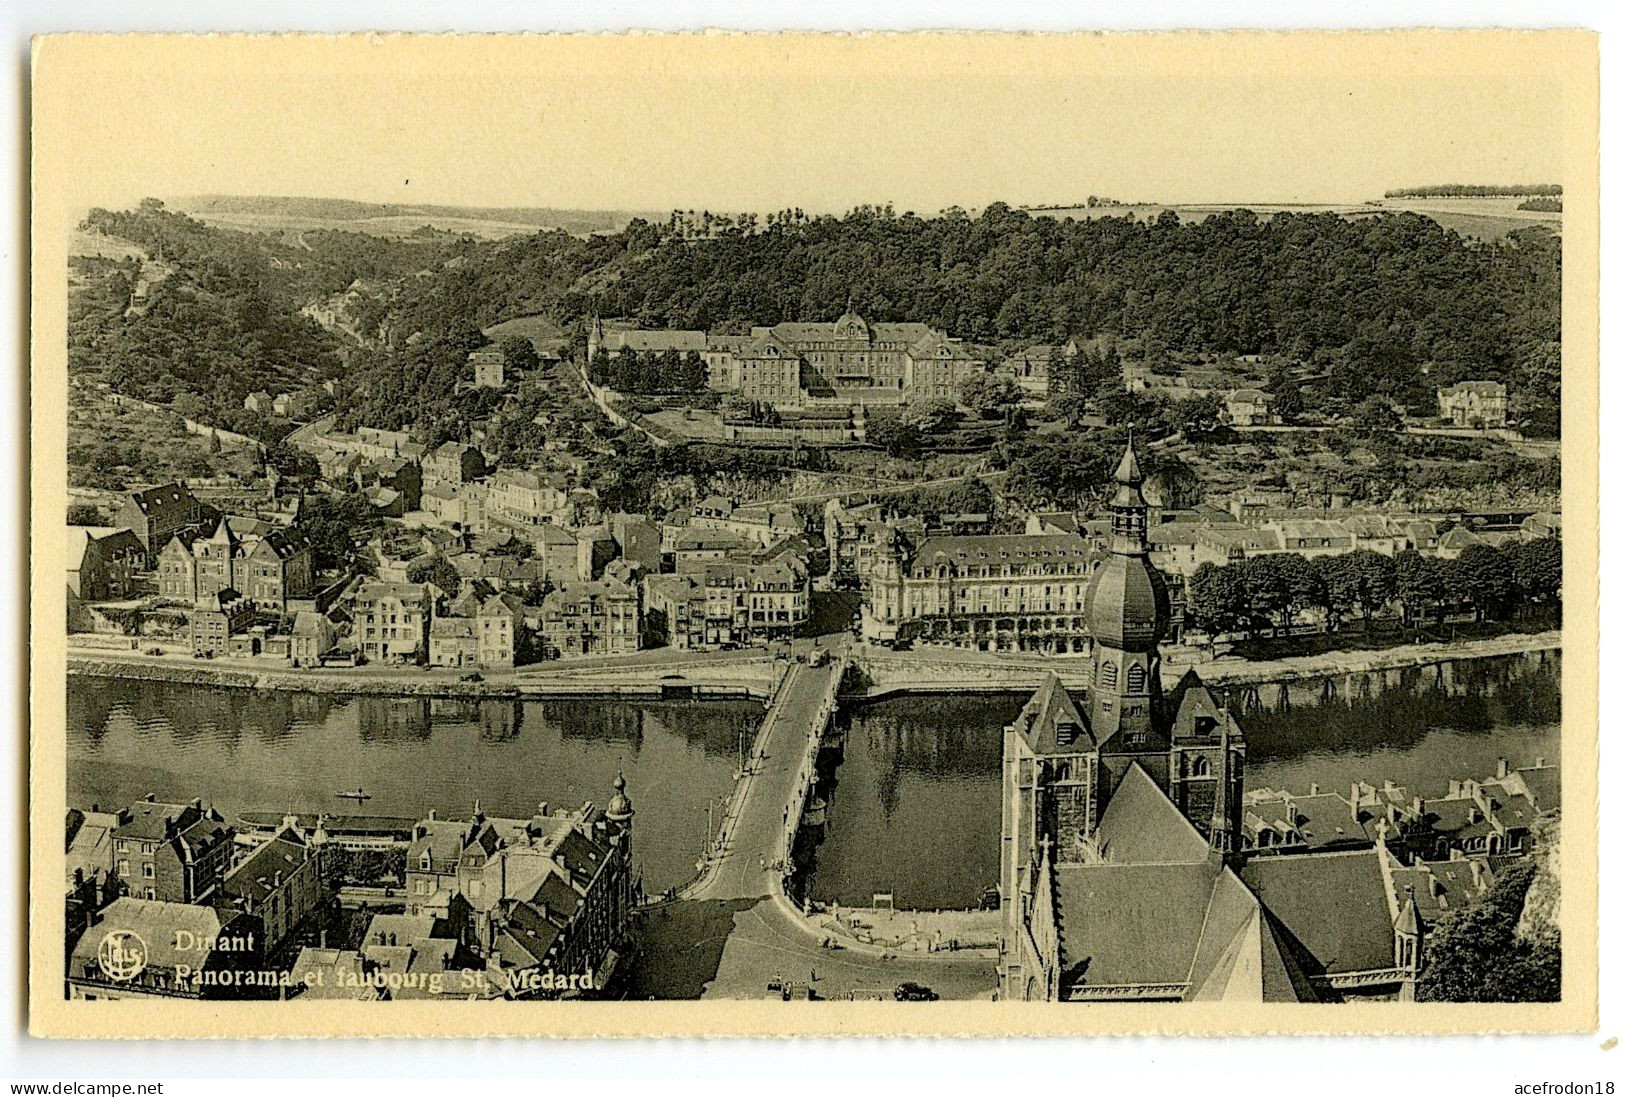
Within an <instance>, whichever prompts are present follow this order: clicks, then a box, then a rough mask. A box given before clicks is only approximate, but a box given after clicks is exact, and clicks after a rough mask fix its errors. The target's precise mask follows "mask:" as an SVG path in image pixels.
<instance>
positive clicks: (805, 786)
mask: <svg viewBox="0 0 1625 1097" xmlns="http://www.w3.org/2000/svg"><path fill="white" fill-rule="evenodd" d="M846 667H847V657H846V656H845V655H841V656H838V657H837V658H836V659H835V660H834V661H833V662H832V663H831V665H830V679H829V686H828V688H827V690H826V691H825V693H824V696H823V699H822V700H821V701H820V702H819V705H818V709H817V711H816V712H814V714H813V717H812V721H811V725H810V727H809V733H808V735H807V743H806V746H805V747H804V748H803V749H802V754H801V763H800V768H799V769H798V770H797V773H796V783H795V791H794V792H792V793H791V795H790V803H789V804H788V805H787V810H786V811H785V817H784V831H783V833H782V834H781V835H780V836H779V849H778V858H777V863H778V864H779V866H780V868H781V871H782V872H783V874H784V876H785V877H788V876H789V875H790V873H791V872H792V871H793V870H794V863H793V860H792V858H793V857H794V854H795V848H796V834H797V833H799V832H800V830H801V819H802V816H803V815H805V814H806V810H807V798H808V797H809V796H810V795H811V794H812V787H813V783H814V782H815V781H816V780H817V779H818V752H819V750H820V749H821V747H822V746H823V742H824V733H825V732H826V731H828V730H829V727H830V725H831V724H832V723H833V722H834V720H835V705H836V697H837V696H838V694H839V693H840V685H841V678H842V677H843V676H844V675H845V673H846ZM787 890H788V889H787Z"/></svg>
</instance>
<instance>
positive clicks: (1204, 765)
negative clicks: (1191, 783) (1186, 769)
mask: <svg viewBox="0 0 1625 1097" xmlns="http://www.w3.org/2000/svg"><path fill="white" fill-rule="evenodd" d="M1209 772H1211V771H1210V770H1209V769H1208V762H1207V758H1206V757H1205V756H1203V755H1200V754H1198V755H1197V756H1196V757H1195V758H1192V759H1191V776H1192V777H1206V776H1207V775H1208V773H1209Z"/></svg>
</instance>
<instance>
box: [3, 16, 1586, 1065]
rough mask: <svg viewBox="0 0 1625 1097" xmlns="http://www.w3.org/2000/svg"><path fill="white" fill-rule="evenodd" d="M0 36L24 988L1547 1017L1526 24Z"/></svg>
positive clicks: (1575, 676)
mask: <svg viewBox="0 0 1625 1097" xmlns="http://www.w3.org/2000/svg"><path fill="white" fill-rule="evenodd" d="M32 65H33V71H32V110H33V175H32V196H33V203H34V208H33V220H32V244H33V265H32V290H33V338H32V348H33V363H32V371H33V372H32V398H33V411H32V424H33V437H32V446H31V459H32V500H33V525H32V539H33V541H32V543H33V568H32V583H33V587H32V607H31V608H32V621H33V663H32V683H31V688H32V698H31V718H32V724H33V726H32V728H31V736H32V752H31V773H30V795H31V800H32V806H31V820H32V822H31V831H32V850H31V895H30V911H31V925H30V943H31V955H30V959H29V968H30V986H31V998H30V1004H29V1014H30V1024H31V1028H32V1030H33V1031H34V1032H35V1033H37V1034H42V1035H52V1036H67V1037H89V1036H107V1035H136V1036H241V1035H308V1034H321V1035H400V1034H435V1035H445V1034H454V1035H455V1034H464V1035H490V1034H529V1035H661V1034H723V1033H746V1034H771V1035H794V1034H886V1033H937V1034H1009V1033H1022V1034H1046V1033H1104V1032H1162V1033H1221V1032H1222V1033H1249V1032H1332V1033H1376V1032H1427V1033H1435V1032H1436V1033H1446V1032H1498V1031H1533V1032H1540V1031H1545V1032H1550V1031H1584V1030H1588V1029H1590V1028H1592V1027H1594V1026H1595V1024H1596V1008H1597V947H1596V946H1597V933H1598V927H1597V920H1596V894H1597V869H1598V865H1597V853H1596V850H1597V835H1596V807H1597V803H1596V800H1597V769H1596V760H1597V713H1596V669H1597V667H1596V650H1597V642H1596V641H1597V633H1596V629H1597V613H1596V593H1597V555H1596V553H1597V510H1596V507H1597V504H1596V488H1597V458H1596V447H1597V408H1596V393H1597V321H1598V298H1597V263H1598V256H1597V220H1598V192H1597V181H1598V162H1597V139H1598V128H1597V111H1598V100H1597V80H1598V60H1597V43H1596V39H1595V37H1594V36H1593V35H1591V34H1589V33H1584V32H1575V31H1547V32H1521V33H1510V32H1490V31H1486V32H1436V31H1410V32H1393V33H1359V34H1334V33H1315V34H1297V33H1293V34H1266V33H1244V34H1200V35H1195V34H1192V35H1185V34H1156V35H1149V34H1148V35H998V34H975V35H972V34H957V35H956V34H885V35H771V34H764V35H735V34H724V33H707V34H691V35H604V36H544V35H532V36H521V35H514V36H500V35H499V36H490V35H485V36H471V37H456V36H438V37H435V36H426V37H419V36H410V35H397V36H360V35H358V36H348V37H346V36H338V37H320V36H263V37H252V36H229V35H222V36H195V37H184V36H142V35H133V36H94V35H89V36H87V35H65V36H58V37H46V38H43V39H40V40H37V41H36V43H35V46H34V52H33V61H32Z"/></svg>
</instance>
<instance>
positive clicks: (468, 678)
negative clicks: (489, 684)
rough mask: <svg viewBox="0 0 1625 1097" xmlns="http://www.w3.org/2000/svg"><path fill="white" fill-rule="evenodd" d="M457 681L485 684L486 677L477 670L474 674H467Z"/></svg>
mask: <svg viewBox="0 0 1625 1097" xmlns="http://www.w3.org/2000/svg"><path fill="white" fill-rule="evenodd" d="M457 680H458V681H459V682H483V681H485V675H483V674H481V673H480V672H479V671H477V670H476V671H474V672H473V673H472V674H465V675H463V676H462V677H461V678H459V679H457Z"/></svg>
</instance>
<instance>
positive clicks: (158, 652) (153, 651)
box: [147, 647, 164, 655]
mask: <svg viewBox="0 0 1625 1097" xmlns="http://www.w3.org/2000/svg"><path fill="white" fill-rule="evenodd" d="M163 653H164V649H163V648H160V647H151V648H148V649H147V654H148V655H162V654H163Z"/></svg>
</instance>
